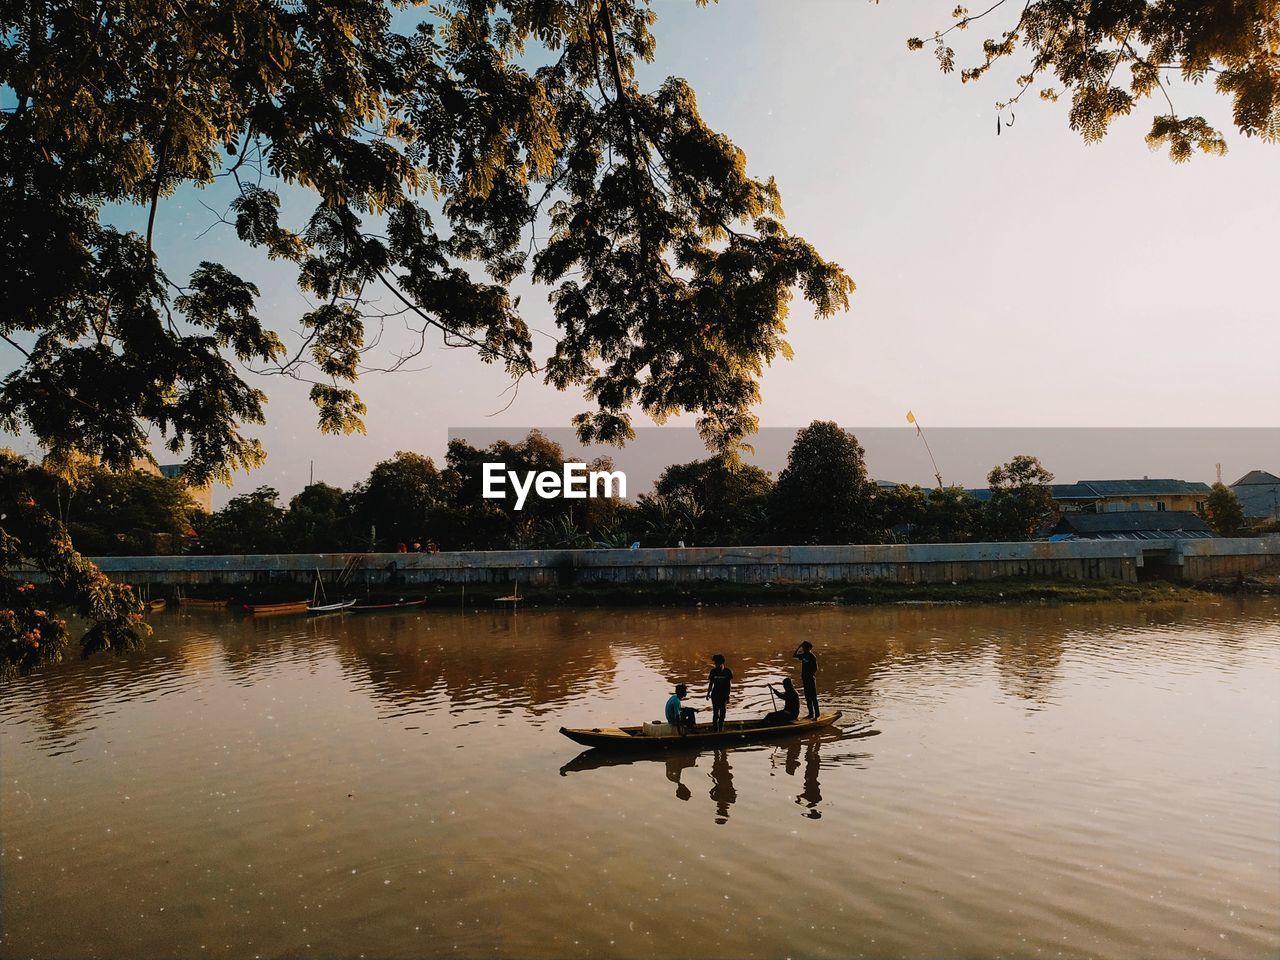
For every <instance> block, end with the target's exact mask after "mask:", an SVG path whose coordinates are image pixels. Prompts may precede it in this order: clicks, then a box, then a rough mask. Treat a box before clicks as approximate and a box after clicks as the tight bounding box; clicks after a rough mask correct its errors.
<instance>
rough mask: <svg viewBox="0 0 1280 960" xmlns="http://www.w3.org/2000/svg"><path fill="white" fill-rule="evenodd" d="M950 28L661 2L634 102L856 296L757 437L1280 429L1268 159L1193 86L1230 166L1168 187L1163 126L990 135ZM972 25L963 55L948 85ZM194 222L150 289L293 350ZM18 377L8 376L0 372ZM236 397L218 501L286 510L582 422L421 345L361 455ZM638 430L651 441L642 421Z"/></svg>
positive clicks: (176, 208)
mask: <svg viewBox="0 0 1280 960" xmlns="http://www.w3.org/2000/svg"><path fill="white" fill-rule="evenodd" d="M951 6H952V5H951V4H950V3H947V2H930V3H921V2H911V3H908V2H905V0H884V2H881V3H878V4H873V3H869V2H862V0H795V2H782V0H721V2H720V3H719V4H716V5H710V6H708V7H705V8H700V7H697V6H696V5H695V4H694V3H693V2H692V0H687V2H686V0H655V3H654V9H655V10H656V11H657V13H658V22H657V24H656V27H655V33H656V35H657V39H658V48H657V57H656V61H655V63H654V64H652V65H651V66H649V67H646V68H645V70H644V71H643V73H642V74H641V84H642V86H644V87H646V88H649V89H651V88H653V87H656V86H657V85H658V84H659V83H660V82H661V80H662V79H663V78H664V77H666V76H668V75H677V76H682V77H684V78H685V79H687V80H688V81H689V82H690V83H691V84H692V86H693V88H694V89H695V90H696V91H697V95H698V103H699V108H700V110H701V112H702V114H703V116H704V118H705V119H706V120H707V122H708V123H709V124H710V125H711V126H712V127H713V128H714V129H717V130H719V131H721V132H723V133H725V134H726V135H728V136H729V137H730V138H731V139H733V140H734V142H735V143H736V144H737V145H738V146H740V147H741V148H742V149H743V150H744V151H745V153H746V155H747V159H748V169H749V171H750V172H751V173H752V174H753V175H756V176H760V177H766V176H769V175H773V176H775V177H776V178H777V180H778V183H779V186H780V188H781V190H782V198H783V204H784V208H785V210H786V212H787V218H786V225H787V227H788V229H790V230H791V231H792V232H795V233H798V234H800V235H802V236H804V237H805V238H806V239H807V240H809V241H810V242H811V243H813V244H814V245H815V246H816V247H817V249H818V250H819V252H820V253H822V254H823V255H824V256H826V257H827V258H829V259H832V260H835V261H837V262H839V263H840V264H841V265H842V266H844V268H845V269H846V270H847V271H848V273H849V274H850V276H851V277H852V278H853V279H854V281H855V283H856V284H857V290H856V292H855V293H854V294H853V296H852V300H851V305H850V309H849V311H848V312H847V313H843V314H839V315H837V316H835V317H832V318H825V319H815V318H814V317H813V315H812V311H811V310H810V309H808V307H807V305H806V304H804V303H803V301H799V300H797V301H796V302H794V303H793V309H792V313H791V316H790V319H789V323H788V326H789V335H788V340H789V342H790V343H791V345H792V347H793V348H794V351H795V356H794V359H792V360H790V361H782V360H779V361H778V362H776V363H775V364H774V365H773V367H771V368H770V369H769V370H768V371H767V373H766V375H765V377H764V379H763V383H762V394H763V401H762V403H761V404H760V406H759V408H758V411H757V412H758V414H759V416H760V420H761V424H762V426H764V427H778V428H781V427H796V426H802V425H804V424H807V423H809V422H810V421H812V420H815V419H824V420H836V421H837V422H839V423H841V424H842V425H845V426H847V427H850V428H855V429H856V428H859V427H862V428H885V427H899V428H901V429H903V430H909V429H910V428H909V427H907V425H906V424H905V422H904V415H905V413H906V411H907V410H908V409H911V410H914V411H915V412H916V414H917V416H918V417H919V418H920V419H921V421H922V422H924V423H925V424H926V425H927V427H933V428H959V427H966V428H973V427H990V428H1001V427H1003V428H1008V427H1227V426H1231V427H1277V426H1280V376H1278V375H1277V373H1276V366H1277V364H1276V358H1277V356H1280V323H1277V320H1280V310H1278V309H1277V296H1276V287H1275V277H1276V261H1277V256H1276V254H1277V239H1276V228H1275V225H1276V224H1277V223H1280V189H1278V185H1280V147H1278V146H1276V145H1274V144H1270V145H1269V144H1264V143H1261V142H1259V141H1256V140H1253V141H1250V140H1247V139H1245V138H1244V137H1242V136H1240V135H1238V134H1236V133H1235V132H1234V130H1233V128H1232V127H1231V120H1230V103H1229V101H1228V100H1227V99H1226V98H1223V97H1221V96H1218V95H1216V94H1215V93H1213V91H1212V89H1211V88H1210V87H1209V86H1207V85H1206V86H1204V87H1200V88H1189V87H1177V88H1175V90H1174V100H1175V105H1176V106H1177V107H1178V109H1179V111H1180V112H1182V113H1203V114H1204V115H1205V116H1206V117H1207V118H1208V119H1209V120H1210V121H1211V122H1214V123H1216V124H1217V125H1218V126H1219V127H1221V128H1223V129H1225V130H1226V131H1227V134H1228V145H1229V148H1230V152H1229V153H1228V155H1227V156H1226V157H1224V158H1214V157H1196V158H1195V159H1193V160H1192V161H1191V162H1190V163H1187V164H1174V163H1172V162H1171V161H1170V160H1169V159H1168V157H1167V155H1165V154H1163V153H1158V152H1151V151H1149V150H1148V149H1147V147H1146V144H1145V143H1144V141H1143V135H1144V134H1145V132H1146V129H1147V127H1148V126H1149V124H1150V119H1151V116H1152V115H1153V113H1154V112H1155V111H1156V110H1158V109H1159V106H1158V105H1157V104H1156V103H1155V102H1154V101H1144V102H1143V103H1142V105H1141V106H1140V107H1139V108H1138V110H1137V111H1136V112H1135V114H1134V115H1133V116H1131V117H1128V118H1121V119H1120V120H1117V121H1116V122H1115V123H1114V124H1113V126H1112V129H1111V132H1110V133H1109V135H1108V136H1107V137H1106V138H1105V139H1104V140H1103V141H1102V142H1101V143H1098V144H1086V143H1084V142H1083V141H1082V140H1081V139H1080V138H1079V137H1078V136H1077V135H1076V134H1074V133H1072V132H1071V131H1070V129H1069V128H1068V125H1067V119H1066V114H1067V104H1066V103H1065V102H1061V103H1057V104H1053V103H1047V102H1042V101H1040V100H1039V99H1032V94H1028V96H1027V97H1026V98H1024V100H1023V101H1022V103H1020V104H1019V105H1018V106H1017V107H1015V108H1014V110H1015V115H1016V119H1015V122H1014V125H1013V126H1012V127H1007V128H1005V129H1004V130H1003V132H1002V133H1001V134H1000V135H999V136H997V135H996V114H995V110H994V104H995V101H997V100H1004V99H1007V98H1008V97H1009V96H1010V94H1011V93H1012V92H1014V90H1015V89H1016V86H1015V80H1014V78H1015V77H1016V75H1017V74H1018V73H1020V72H1022V70H1021V68H1020V67H1019V66H1017V65H1016V64H1015V65H1009V66H1007V67H1005V68H1003V69H1000V68H998V69H994V70H992V72H991V73H990V74H988V75H987V76H986V77H985V78H984V79H982V80H981V81H979V82H977V83H970V84H965V85H962V84H961V83H960V81H959V78H958V76H957V75H956V74H951V75H949V76H944V75H943V74H942V73H941V72H940V71H939V70H938V69H937V66H936V62H935V60H934V59H933V57H932V55H931V53H930V52H929V50H928V49H927V48H926V49H925V50H923V51H920V52H911V51H908V49H907V46H906V38H907V37H909V36H917V35H928V34H929V33H931V32H932V30H933V29H935V28H938V27H941V26H945V25H946V23H947V19H946V15H947V14H948V13H949V12H950V8H951ZM982 26H983V24H976V25H975V26H974V27H972V28H970V30H969V31H968V32H967V34H961V35H960V36H959V37H958V39H957V42H956V50H957V54H958V60H959V61H960V62H961V64H962V65H967V64H968V63H969V62H970V61H971V60H973V59H974V51H975V50H976V49H977V47H978V44H979V43H980V41H981V39H982V38H983V37H985V36H986V35H987V33H986V32H983V31H982V30H981V29H980V28H981V27H982ZM999 26H1000V25H999V24H996V25H995V26H994V27H993V29H999ZM1005 119H1006V121H1007V120H1008V114H1007V113H1006V115H1005ZM201 201H203V203H202V202H201ZM204 204H208V206H209V207H212V208H220V207H221V206H222V205H224V204H225V198H222V197H220V196H219V195H218V194H217V192H216V191H214V190H204V191H196V190H194V189H191V190H185V191H182V192H180V193H179V194H177V195H175V196H174V197H173V198H170V199H169V200H168V201H166V202H165V203H164V204H163V205H162V207H161V209H160V213H159V216H158V226H157V236H158V241H157V243H158V245H159V247H160V250H161V252H162V256H163V257H164V258H165V264H166V266H167V267H168V268H169V269H171V270H172V271H173V272H174V273H176V274H182V273H183V272H185V271H186V270H189V269H190V268H191V267H192V266H194V264H195V263H197V262H198V261H200V260H202V259H219V260H221V261H223V262H225V263H226V264H227V265H228V266H229V267H230V268H231V269H233V270H236V271H238V272H243V275H245V276H247V277H249V278H250V279H253V280H255V281H256V282H257V283H258V284H259V286H260V288H261V289H262V291H263V300H262V304H261V309H260V315H261V316H263V317H264V318H266V319H267V320H269V321H270V322H272V323H273V324H275V325H276V326H277V329H281V330H283V331H286V332H287V333H286V342H287V343H288V342H293V343H296V342H297V338H296V334H295V333H288V331H296V325H295V321H296V318H297V316H298V315H299V314H300V313H301V312H303V310H305V309H306V305H305V301H303V300H302V298H301V297H300V295H299V294H298V293H297V291H296V289H295V287H294V282H293V276H292V273H291V272H290V270H289V269H288V268H287V267H282V266H281V265H278V264H268V263H267V262H266V261H265V258H263V257H261V256H259V255H258V254H257V253H256V252H255V251H252V250H248V249H246V248H244V247H242V246H241V245H240V244H239V243H238V241H236V239H235V236H234V233H233V232H232V231H231V229H230V228H228V227H225V226H217V225H214V226H213V228H212V229H208V228H210V226H211V224H213V223H214V219H215V218H214V216H213V215H212V213H211V212H210V210H209V209H208V208H206V207H205V206H204ZM309 209H310V198H309V197H307V196H305V195H301V194H293V195H289V194H286V196H285V210H286V214H288V213H290V212H293V213H295V214H296V216H297V217H298V218H301V217H302V216H305V213H306V212H307V211H309ZM206 231H207V232H206ZM516 292H518V293H521V294H522V305H523V308H524V309H525V310H526V316H527V319H528V320H529V322H530V324H531V326H532V327H533V328H534V329H535V330H540V331H544V332H550V331H553V330H554V324H553V321H552V318H551V311H550V308H549V307H548V306H547V305H546V296H545V290H542V289H539V288H536V287H532V286H530V285H528V284H523V285H517V290H516ZM389 339H392V340H394V337H389ZM535 347H536V349H537V350H539V351H541V352H542V353H543V354H544V355H545V354H548V353H549V352H550V348H551V340H550V339H549V338H548V337H547V336H546V335H543V334H535ZM13 362H14V361H13V354H12V353H9V354H3V355H0V363H3V364H4V365H5V366H4V369H9V368H11V367H12V364H13ZM254 379H255V382H256V384H257V385H259V386H260V387H261V388H262V389H264V390H266V392H267V393H268V395H269V397H270V402H269V405H268V421H269V422H268V424H267V425H266V426H265V427H263V428H258V429H257V430H255V431H251V432H252V433H254V434H255V435H257V436H259V437H260V438H261V439H262V441H263V443H264V445H265V447H266V449H267V453H268V460H267V463H266V465H265V466H264V467H262V468H261V469H259V470H257V471H254V472H253V473H252V474H250V475H247V476H244V475H241V476H240V477H238V478H237V481H236V484H235V487H234V489H233V490H232V491H230V492H228V491H219V492H218V493H216V494H215V502H223V501H225V499H226V497H227V496H228V495H229V493H231V492H243V491H245V490H248V489H252V488H253V487H255V486H258V485H259V484H264V483H265V484H271V485H273V486H275V487H277V488H278V489H280V490H281V491H282V492H283V493H284V494H285V495H286V496H288V495H290V494H292V493H294V492H296V491H297V490H298V489H299V488H300V487H301V486H302V485H303V484H304V483H306V481H307V479H308V477H309V476H310V475H311V470H312V466H313V465H314V475H315V477H316V479H322V480H325V481H327V482H330V483H334V484H336V485H339V486H348V485H350V484H351V483H353V482H355V481H357V480H359V479H361V478H362V477H364V476H365V475H367V472H368V470H369V468H370V466H372V464H373V463H375V462H376V461H378V460H380V459H384V458H386V457H388V456H390V455H392V454H393V453H394V452H395V451H396V450H402V449H409V450H416V451H420V452H423V453H426V454H429V455H432V456H434V457H436V458H441V457H442V456H443V452H444V448H445V444H446V442H447V437H448V433H449V431H450V429H454V430H465V428H479V427H484V428H492V427H508V428H512V427H517V426H518V427H521V428H524V427H531V426H537V427H544V428H560V427H564V426H566V425H567V424H568V422H569V418H570V417H572V416H573V415H574V414H575V413H578V412H580V411H582V410H585V409H587V408H588V405H587V403H586V401H584V400H583V398H582V397H581V396H580V395H579V394H577V393H573V392H570V393H559V392H557V391H555V390H554V389H553V388H551V387H549V386H545V385H543V384H541V383H539V382H537V381H525V382H523V383H522V384H521V385H520V387H519V390H518V391H517V392H516V393H515V395H514V397H513V396H512V393H511V392H510V390H509V387H510V384H509V382H508V381H507V379H506V377H505V375H504V373H503V371H502V370H501V369H500V368H495V367H488V366H486V365H485V364H483V363H481V362H480V361H479V360H478V359H476V357H475V356H474V355H472V354H471V353H470V352H467V351H463V350H449V349H444V348H442V347H441V346H440V345H439V344H438V343H435V344H432V345H431V347H430V349H429V350H428V352H427V354H426V355H425V356H424V357H423V358H421V362H420V363H418V364H417V365H416V366H414V367H413V369H412V371H411V372H401V373H397V374H392V375H381V376H373V377H369V378H367V379H365V380H362V382H361V384H360V385H359V387H358V389H359V391H360V393H361V395H362V397H363V398H364V400H365V402H366V403H367V404H368V406H369V413H368V417H367V421H366V424H367V430H368V433H367V435H366V436H363V437H361V436H352V437H337V438H335V437H326V436H321V435H320V434H319V433H318V432H317V430H316V428H315V416H314V410H313V409H312V407H311V406H310V404H309V402H308V400H307V396H306V393H307V385H306V384H304V383H299V382H296V381H291V380H286V379H281V378H273V377H266V378H254ZM691 423H692V418H683V419H678V420H677V421H674V422H672V423H671V424H670V425H671V426H673V427H681V426H688V425H690V424H691ZM636 425H637V426H641V427H643V426H650V425H651V424H650V422H649V421H648V420H647V419H645V418H644V417H643V416H642V415H640V416H637V419H636ZM1257 436H1259V437H1262V438H1264V441H1263V443H1262V447H1263V448H1261V449H1259V450H1258V456H1257V457H1256V461H1257V462H1255V463H1252V464H1251V465H1250V467H1247V468H1246V469H1248V468H1251V467H1253V466H1256V467H1263V468H1266V469H1270V470H1272V471H1273V472H1280V443H1276V444H1275V446H1274V447H1272V446H1271V443H1270V440H1273V439H1275V438H1276V436H1277V434H1275V433H1274V432H1271V431H1267V432H1263V433H1260V434H1258V435H1257ZM14 445H15V446H17V447H18V448H19V449H22V446H23V444H22V442H21V441H19V442H18V443H15V444H14ZM1268 448H1269V449H1268ZM27 452H32V451H29V450H28V451H27ZM1035 452H1040V451H1035ZM1052 453H1053V451H1051V450H1050V451H1044V452H1042V456H1044V455H1050V456H1051V455H1052ZM1122 454H1124V455H1122ZM1132 454H1133V451H1132V450H1128V451H1117V454H1116V458H1115V459H1114V460H1108V459H1106V458H1105V457H1104V458H1103V459H1102V460H1101V461H1100V462H1099V460H1098V458H1097V457H1096V456H1094V457H1092V458H1091V459H1090V460H1089V461H1088V462H1087V464H1086V463H1084V462H1079V461H1076V460H1072V459H1071V458H1070V457H1067V458H1066V462H1064V463H1062V464H1060V465H1059V468H1058V471H1057V472H1058V473H1059V476H1060V478H1061V479H1062V480H1064V481H1066V480H1073V479H1078V478H1079V477H1080V475H1081V474H1079V473H1078V472H1077V471H1078V470H1083V469H1084V468H1085V467H1086V466H1087V467H1088V468H1089V469H1090V470H1093V471H1095V472H1094V474H1093V475H1094V476H1100V475H1102V474H1101V473H1098V472H1097V471H1100V470H1102V469H1103V468H1105V467H1111V468H1113V469H1111V470H1108V471H1107V472H1108V473H1110V474H1112V475H1127V476H1132V475H1135V471H1134V462H1133V456H1132ZM1194 460H1195V462H1197V463H1198V462H1200V461H1201V460H1203V461H1204V462H1203V469H1202V470H1201V471H1200V473H1199V474H1198V475H1196V476H1192V477H1188V479H1203V480H1212V479H1213V469H1214V467H1213V463H1214V462H1215V460H1214V451H1213V449H1212V444H1209V445H1208V447H1206V450H1205V453H1204V456H1203V457H1200V456H1198V455H1197V457H1196V458H1194ZM871 467H872V472H873V474H874V473H877V472H881V473H884V472H885V471H877V469H876V464H874V463H873V464H871ZM1142 472H1143V473H1145V472H1147V471H1142ZM931 473H932V470H927V471H925V476H924V477H923V478H921V479H922V480H923V479H927V477H928V475H929V474H931ZM1136 475H1141V473H1138V474H1136ZM1152 475H1156V474H1154V473H1153V474H1152ZM1231 479H1233V478H1231V477H1227V480H1228V482H1230V480H1231ZM966 482H967V480H966Z"/></svg>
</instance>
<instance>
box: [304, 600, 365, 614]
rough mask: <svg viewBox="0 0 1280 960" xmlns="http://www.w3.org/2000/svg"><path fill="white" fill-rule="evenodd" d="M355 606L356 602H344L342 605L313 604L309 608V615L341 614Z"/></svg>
mask: <svg viewBox="0 0 1280 960" xmlns="http://www.w3.org/2000/svg"><path fill="white" fill-rule="evenodd" d="M355 605H356V602H355V600H343V601H342V602H340V603H321V604H315V603H313V604H311V605H310V606H308V607H307V613H341V612H342V611H343V610H350V609H351V608H352V607H354V606H355Z"/></svg>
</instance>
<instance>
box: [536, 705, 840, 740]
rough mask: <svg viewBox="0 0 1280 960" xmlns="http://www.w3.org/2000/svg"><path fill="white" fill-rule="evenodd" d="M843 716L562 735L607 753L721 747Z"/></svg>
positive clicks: (801, 730)
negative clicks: (682, 731)
mask: <svg viewBox="0 0 1280 960" xmlns="http://www.w3.org/2000/svg"><path fill="white" fill-rule="evenodd" d="M841 716H842V714H841V712H840V711H839V710H835V711H833V712H831V713H824V714H821V715H820V716H819V717H818V718H817V719H816V720H793V721H791V722H790V723H770V724H765V723H761V722H760V721H759V720H727V721H725V723H724V726H723V728H722V729H720V730H713V729H711V726H710V724H706V725H699V726H697V727H694V729H693V730H691V731H689V732H688V733H685V734H679V733H675V732H673V731H672V729H671V727H669V726H668V725H667V724H641V725H640V726H635V727H590V728H586V727H577V728H574V727H561V728H560V732H561V733H562V734H564V735H565V736H566V737H568V738H569V739H570V740H572V741H573V742H574V743H581V744H582V745H583V746H587V747H600V748H602V749H606V750H645V749H649V750H652V749H666V748H669V747H700V746H722V745H730V744H735V743H749V742H751V741H753V740H768V739H772V738H774V737H786V736H791V735H793V734H797V733H805V732H808V731H813V730H821V729H823V728H824V727H830V726H831V725H832V724H834V723H835V722H836V721H837V720H839V719H840V717H841Z"/></svg>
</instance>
